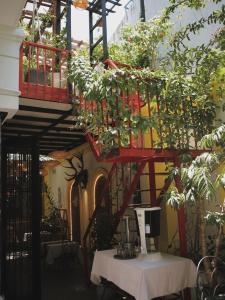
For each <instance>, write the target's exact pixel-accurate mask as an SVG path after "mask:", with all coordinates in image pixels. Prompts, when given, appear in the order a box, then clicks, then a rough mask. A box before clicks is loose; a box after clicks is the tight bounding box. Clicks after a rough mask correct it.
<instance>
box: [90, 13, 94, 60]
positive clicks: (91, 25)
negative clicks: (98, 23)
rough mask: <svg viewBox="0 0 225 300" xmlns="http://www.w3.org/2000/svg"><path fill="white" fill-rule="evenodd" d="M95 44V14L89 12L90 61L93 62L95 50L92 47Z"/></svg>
mask: <svg viewBox="0 0 225 300" xmlns="http://www.w3.org/2000/svg"><path fill="white" fill-rule="evenodd" d="M93 42H94V38H93V13H92V11H89V45H90V50H89V51H90V53H89V55H90V61H92V54H93V49H92V45H93Z"/></svg>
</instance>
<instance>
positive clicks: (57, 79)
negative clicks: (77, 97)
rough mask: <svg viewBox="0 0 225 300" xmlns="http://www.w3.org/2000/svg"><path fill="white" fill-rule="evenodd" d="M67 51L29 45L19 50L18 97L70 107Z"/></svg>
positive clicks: (24, 43) (22, 46) (23, 45)
mask: <svg viewBox="0 0 225 300" xmlns="http://www.w3.org/2000/svg"><path fill="white" fill-rule="evenodd" d="M67 58H68V51H67V50H65V49H58V48H53V47H50V46H46V45H41V44H36V43H32V42H23V43H22V45H21V48H20V74H19V75H20V76H19V85H20V91H21V96H22V97H26V98H33V99H39V100H48V101H55V102H63V103H70V101H71V100H70V99H69V93H68V88H67V79H66V74H67V63H68V62H67Z"/></svg>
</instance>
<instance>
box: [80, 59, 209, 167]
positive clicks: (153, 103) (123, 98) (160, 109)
mask: <svg viewBox="0 0 225 300" xmlns="http://www.w3.org/2000/svg"><path fill="white" fill-rule="evenodd" d="M105 63H106V64H107V65H108V66H109V67H112V68H118V67H120V68H130V67H129V66H127V65H125V64H119V63H115V62H113V61H110V60H107V61H106V62H105ZM117 76H121V75H117ZM118 80H119V77H118ZM129 80H131V78H129V77H128V78H127V86H128V87H129ZM150 84H154V85H155V86H156V85H157V84H159V83H158V81H157V79H154V78H149V79H148V80H145V81H143V80H142V79H138V78H137V79H136V89H135V90H132V91H131V90H129V88H127V90H126V91H124V90H120V89H119V88H117V90H116V93H115V87H111V94H112V95H113V93H115V95H116V96H115V97H114V98H115V102H114V105H113V106H110V105H109V104H107V101H106V100H105V99H102V101H101V102H98V103H96V101H95V100H93V101H90V100H87V99H85V98H84V97H83V96H82V95H81V97H80V108H81V111H85V112H86V113H87V112H89V113H90V115H91V116H94V120H96V119H97V120H98V123H96V128H95V130H94V131H93V130H92V131H90V132H89V127H90V126H89V124H86V125H87V133H86V137H87V140H88V141H89V143H90V146H91V148H92V150H93V153H94V154H95V156H96V158H97V159H98V160H104V161H111V162H113V161H117V162H118V161H123V162H127V161H138V160H139V159H142V158H152V159H155V160H158V161H165V160H173V159H175V157H176V156H177V155H178V154H179V153H180V151H185V150H187V149H189V150H190V152H191V153H192V155H193V156H195V155H198V154H200V153H201V152H202V151H203V149H201V148H200V147H199V145H198V140H199V132H197V130H196V128H197V126H196V122H197V121H196V120H195V118H194V116H189V119H188V121H186V120H187V118H186V116H187V110H188V109H189V111H190V108H191V107H192V108H193V105H192V101H191V100H190V99H188V98H187V99H186V101H183V102H179V104H177V106H176V107H174V106H171V104H170V103H169V102H167V100H166V99H164V100H162V99H163V98H160V95H159V96H151V94H150V92H149V85H150ZM109 89H110V86H109ZM194 109H195V110H196V111H195V110H194ZM192 111H193V115H194V114H196V113H197V108H193V109H192ZM124 112H128V114H127V115H128V117H127V118H126V119H127V120H126V121H124ZM98 118H99V119H98ZM134 120H136V122H137V123H136V124H137V125H134V124H135V122H134ZM139 120H142V121H141V122H148V123H146V124H148V125H146V126H145V127H146V128H145V130H143V129H141V126H140V125H139V124H140V123H138V122H139ZM151 120H153V121H152V123H151ZM174 120H175V121H174ZM179 120H181V121H179ZM178 121H179V124H178ZM188 122H189V123H188ZM151 124H153V125H151ZM135 126H136V127H135ZM92 127H93V126H92ZM142 127H143V126H142ZM206 127H207V123H206V122H205V124H204V130H207V128H206ZM109 131H111V132H113V131H114V137H113V136H112V135H111V136H109V135H108V136H109V143H111V147H112V148H110V147H108V149H107V148H106V138H107V137H108V136H107V134H108V132H109ZM172 133H173V134H172ZM99 136H101V137H104V138H101V139H100V140H99ZM105 137H106V138H105ZM110 139H111V140H110Z"/></svg>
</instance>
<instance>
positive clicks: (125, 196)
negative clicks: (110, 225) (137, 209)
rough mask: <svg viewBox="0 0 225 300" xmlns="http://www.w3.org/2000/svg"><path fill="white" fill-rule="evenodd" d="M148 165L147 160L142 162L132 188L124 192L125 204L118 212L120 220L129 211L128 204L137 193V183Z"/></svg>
mask: <svg viewBox="0 0 225 300" xmlns="http://www.w3.org/2000/svg"><path fill="white" fill-rule="evenodd" d="M146 163H147V160H143V161H141V162H140V165H139V167H138V169H137V172H136V174H135V175H134V178H133V181H132V183H131V185H130V188H129V190H128V191H126V192H124V196H123V204H122V206H121V208H120V210H119V211H118V212H117V216H118V220H119V218H120V217H122V216H123V214H124V212H125V210H126V209H127V207H128V204H129V202H130V199H131V196H132V195H133V193H134V192H135V189H136V186H137V183H138V181H139V179H140V176H141V174H142V172H143V170H144V168H145V165H146Z"/></svg>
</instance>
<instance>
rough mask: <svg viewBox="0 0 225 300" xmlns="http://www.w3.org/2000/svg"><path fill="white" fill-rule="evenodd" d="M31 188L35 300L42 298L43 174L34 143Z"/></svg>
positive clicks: (35, 143)
mask: <svg viewBox="0 0 225 300" xmlns="http://www.w3.org/2000/svg"><path fill="white" fill-rule="evenodd" d="M31 154H32V164H31V190H32V196H31V197H32V273H33V287H32V290H33V291H32V292H33V295H32V296H33V298H32V299H33V300H40V299H41V251H40V243H41V241H40V221H41V206H42V202H41V176H40V174H39V144H38V142H37V141H35V142H34V143H33V144H32V153H31Z"/></svg>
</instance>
